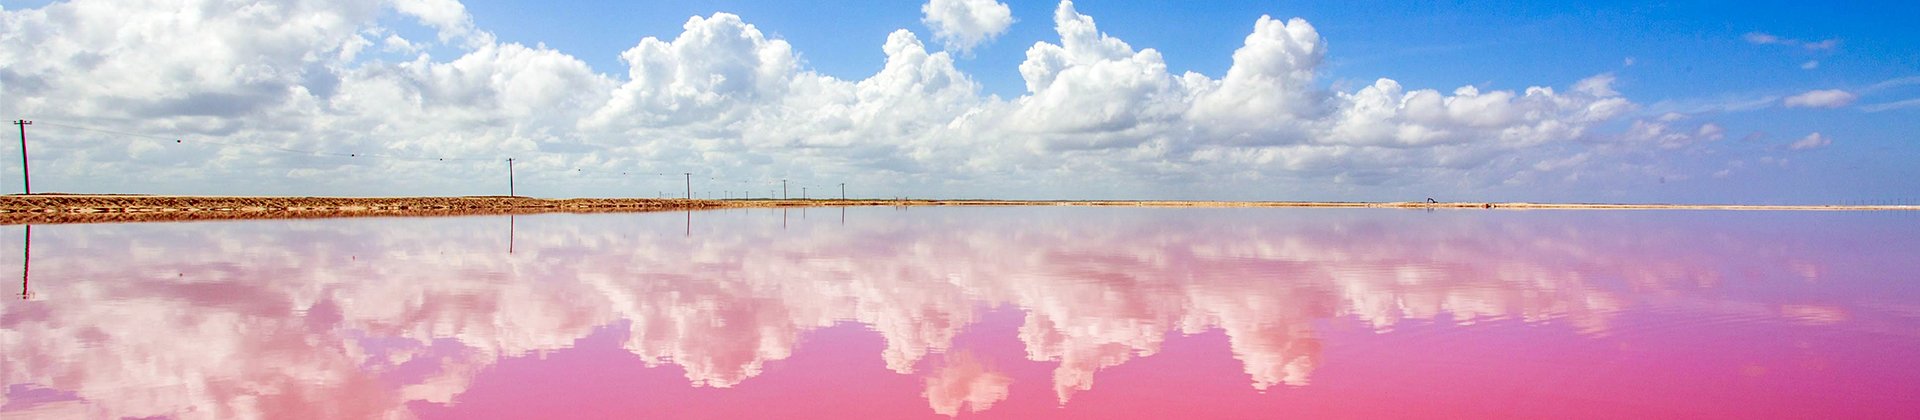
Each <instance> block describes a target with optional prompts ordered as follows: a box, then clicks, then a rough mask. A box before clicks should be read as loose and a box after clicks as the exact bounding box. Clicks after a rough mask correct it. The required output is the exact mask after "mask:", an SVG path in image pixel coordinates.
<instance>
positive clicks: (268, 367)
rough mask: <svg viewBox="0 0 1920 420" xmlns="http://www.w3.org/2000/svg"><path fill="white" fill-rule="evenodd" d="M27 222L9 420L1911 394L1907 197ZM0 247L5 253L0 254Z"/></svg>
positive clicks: (1348, 406) (1047, 412)
mask: <svg viewBox="0 0 1920 420" xmlns="http://www.w3.org/2000/svg"><path fill="white" fill-rule="evenodd" d="M22 230H23V228H22V227H19V226H13V227H7V228H6V230H4V231H0V232H8V233H11V234H12V235H11V236H12V237H15V238H22V237H23V236H24V233H25V232H23V231H22ZM32 235H33V237H32V249H31V251H32V254H31V266H30V267H31V280H32V281H31V283H30V284H27V285H26V287H28V288H29V289H30V290H29V291H28V292H29V297H28V299H24V300H23V299H20V296H19V295H15V296H14V299H9V300H7V301H5V303H3V304H0V382H4V384H5V385H6V389H5V395H4V397H3V398H0V416H4V417H14V416H20V417H42V416H45V417H70V416H79V417H123V416H131V417H145V416H175V417H182V418H252V417H273V418H282V417H347V418H378V417H401V418H406V417H427V418H476V417H520V418H526V417H553V416H560V415H572V416H588V417H596V416H597V417H623V416H630V415H634V414H649V415H656V416H673V417H733V418H744V417H770V416H772V417H788V416H802V417H806V416H850V415H861V416H883V417H937V416H940V415H988V416H1051V417H1098V418H1113V417H1167V416H1229V417H1269V416H1273V415H1281V414H1298V415H1306V416H1311V417H1326V416H1338V417H1350V416H1402V417H1403V416H1420V415H1428V416H1432V415H1439V414H1450V415H1462V416H1471V417H1534V418H1540V417H1596V416H1597V417H1622V416H1636V415H1663V416H1716V417H1721V416H1734V417H1746V416H1762V417H1772V416H1787V417H1808V416H1816V417H1827V416H1866V417H1890V416H1912V415H1915V414H1920V408H1916V407H1920V400H1916V398H1915V397H1914V396H1913V395H1915V394H1920V386H1917V385H1915V383H1916V381H1913V380H1912V379H1913V378H1920V362H1915V360H1916V359H1917V358H1920V303H1915V302H1916V298H1920V281H1916V280H1920V279H1916V274H1915V273H1916V272H1917V271H1916V268H1920V262H1916V260H1920V259H1916V258H1913V254H1912V252H1913V251H1912V250H1914V249H1920V219H1916V218H1915V217H1914V216H1913V215H1911V214H1905V213H1728V212H1482V211H1441V212H1418V211H1402V210H1317V209H1124V208H913V209H905V210H901V209H891V208H854V209H844V210H843V209H830V208H829V209H818V208H817V209H808V210H787V211H782V210H744V211H719V212H697V213H653V214H596V215H539V216H519V217H512V218H509V217H466V218H420V219H405V218H395V219H335V220H315V221H262V222H219V223H180V224H126V225H58V226H35V227H33V233H32ZM22 239H24V238H22ZM8 242H11V243H9V244H6V245H3V246H4V247H5V248H0V256H4V258H0V264H8V265H9V266H21V265H22V264H21V263H22V260H23V257H24V254H25V253H24V252H23V251H25V250H24V249H21V248H22V247H23V245H24V244H23V243H22V242H24V241H8ZM23 268H24V267H23Z"/></svg>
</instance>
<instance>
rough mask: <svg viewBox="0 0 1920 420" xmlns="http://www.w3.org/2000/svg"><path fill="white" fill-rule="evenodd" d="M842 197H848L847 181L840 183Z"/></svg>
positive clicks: (842, 198)
mask: <svg viewBox="0 0 1920 420" xmlns="http://www.w3.org/2000/svg"><path fill="white" fill-rule="evenodd" d="M840 199H841V200H845V199H847V183H845V182H842V183H840Z"/></svg>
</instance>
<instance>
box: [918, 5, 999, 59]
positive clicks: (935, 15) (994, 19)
mask: <svg viewBox="0 0 1920 420" xmlns="http://www.w3.org/2000/svg"><path fill="white" fill-rule="evenodd" d="M920 13H921V14H922V15H923V17H922V18H921V22H923V23H925V24H926V25H927V27H928V28H932V29H933V38H934V39H935V40H938V41H940V43H941V44H944V45H946V46H947V48H948V49H952V50H957V51H960V52H963V53H964V52H968V51H972V50H973V48H974V47H977V46H980V45H981V44H984V43H986V42H987V41H992V40H993V39H994V38H996V37H999V36H1000V34H1004V33H1006V32H1007V27H1008V26H1012V25H1013V11H1012V10H1011V9H1009V8H1007V4H1006V3H1001V2H998V1H995V0H930V1H928V2H927V4H925V5H921V6H920Z"/></svg>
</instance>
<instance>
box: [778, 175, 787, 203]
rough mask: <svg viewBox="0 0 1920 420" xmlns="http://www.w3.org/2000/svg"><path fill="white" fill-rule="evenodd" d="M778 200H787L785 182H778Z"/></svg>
mask: <svg viewBox="0 0 1920 420" xmlns="http://www.w3.org/2000/svg"><path fill="white" fill-rule="evenodd" d="M780 199H781V200H785V199H787V180H784V179H782V180H780Z"/></svg>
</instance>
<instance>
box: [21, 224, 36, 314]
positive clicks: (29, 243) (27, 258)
mask: <svg viewBox="0 0 1920 420" xmlns="http://www.w3.org/2000/svg"><path fill="white" fill-rule="evenodd" d="M20 249H21V250H22V252H24V255H21V257H20V300H27V299H33V289H31V288H29V287H28V286H29V285H28V283H27V273H28V272H29V271H31V270H32V269H33V225H27V238H26V242H25V243H24V244H22V246H21V247H20Z"/></svg>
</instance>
